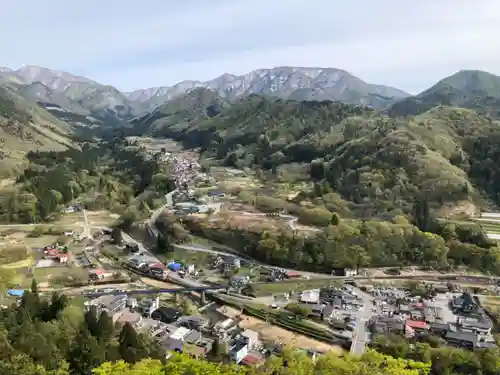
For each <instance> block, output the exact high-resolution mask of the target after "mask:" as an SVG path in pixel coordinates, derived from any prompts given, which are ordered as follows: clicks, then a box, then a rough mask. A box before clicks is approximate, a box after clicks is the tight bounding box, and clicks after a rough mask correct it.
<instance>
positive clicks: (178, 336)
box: [170, 327, 191, 340]
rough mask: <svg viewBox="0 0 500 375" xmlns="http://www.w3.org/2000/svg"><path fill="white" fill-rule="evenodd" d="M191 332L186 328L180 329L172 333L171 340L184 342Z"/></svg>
mask: <svg viewBox="0 0 500 375" xmlns="http://www.w3.org/2000/svg"><path fill="white" fill-rule="evenodd" d="M189 332H191V330H190V329H188V328H184V327H179V328H177V330H175V331H174V332H172V334H171V335H170V338H171V339H173V340H184V338H185V337H186V336H187V335H188V334H189Z"/></svg>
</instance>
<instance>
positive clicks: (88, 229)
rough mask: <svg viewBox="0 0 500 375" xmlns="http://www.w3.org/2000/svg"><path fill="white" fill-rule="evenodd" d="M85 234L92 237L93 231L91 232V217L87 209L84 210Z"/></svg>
mask: <svg viewBox="0 0 500 375" xmlns="http://www.w3.org/2000/svg"><path fill="white" fill-rule="evenodd" d="M83 223H84V224H83V236H84V237H87V238H89V239H92V233H91V232H90V225H89V218H88V214H87V210H85V209H84V210H83Z"/></svg>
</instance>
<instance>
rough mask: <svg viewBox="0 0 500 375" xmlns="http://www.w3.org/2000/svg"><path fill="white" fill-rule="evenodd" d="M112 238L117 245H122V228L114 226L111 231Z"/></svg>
mask: <svg viewBox="0 0 500 375" xmlns="http://www.w3.org/2000/svg"><path fill="white" fill-rule="evenodd" d="M111 239H112V240H113V243H114V244H115V245H121V243H122V230H121V229H120V228H113V231H112V232H111Z"/></svg>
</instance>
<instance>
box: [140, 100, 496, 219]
mask: <svg viewBox="0 0 500 375" xmlns="http://www.w3.org/2000/svg"><path fill="white" fill-rule="evenodd" d="M193 99H195V98H193V97H189V95H188V97H186V98H185V99H184V101H183V103H187V104H186V105H185V106H184V107H182V109H180V110H175V109H172V108H171V110H169V111H165V112H162V111H161V110H158V111H157V112H155V114H153V115H152V116H151V117H149V118H148V117H145V118H143V119H142V120H140V121H137V122H136V123H135V126H136V129H140V130H141V131H145V130H146V129H149V131H150V132H151V133H152V134H156V135H162V136H168V137H173V138H175V139H177V140H180V141H182V142H183V143H184V144H185V145H186V146H187V147H192V148H194V147H201V149H202V151H203V152H204V155H205V156H213V157H215V158H217V159H219V160H221V161H222V162H223V163H224V164H226V165H228V166H234V167H239V168H242V167H252V168H254V169H255V168H256V169H264V170H271V171H273V170H275V169H276V168H278V167H280V166H283V165H287V164H290V163H301V164H306V165H309V168H310V173H311V174H310V177H311V178H312V179H313V180H316V181H318V182H321V181H327V182H328V184H329V186H330V188H331V189H333V190H334V191H336V192H338V193H340V194H341V196H342V197H343V198H344V199H346V200H348V201H350V202H353V203H355V204H358V205H369V206H372V209H373V210H374V212H376V213H381V212H386V211H390V210H393V209H402V210H403V212H406V213H408V212H409V211H410V210H411V207H412V205H413V202H414V200H415V197H416V196H419V195H422V194H425V195H426V197H427V199H428V200H429V202H430V203H431V205H433V206H436V207H438V206H442V205H443V204H445V203H454V202H457V201H462V200H470V201H475V202H478V201H479V200H480V197H481V196H484V194H487V195H488V197H489V198H492V199H494V200H496V199H497V196H496V191H493V190H492V189H493V188H492V184H491V183H489V184H488V183H487V182H486V181H485V179H484V178H481V177H480V176H479V174H478V173H477V169H475V168H472V166H473V165H479V164H482V165H487V164H488V161H492V160H493V159H491V157H490V156H488V153H490V152H492V151H491V150H490V148H491V147H492V146H491V145H487V144H485V142H484V141H481V140H482V139H491V137H493V136H494V135H493V134H496V133H497V132H499V131H500V123H499V122H497V121H496V120H493V119H491V118H490V117H488V116H481V115H479V114H478V113H477V112H475V111H473V110H468V109H463V108H456V107H449V106H437V107H434V108H432V109H430V110H428V111H427V112H425V113H422V114H420V115H418V116H407V117H404V118H391V117H386V116H383V115H380V114H378V113H376V112H374V111H372V110H370V109H367V108H363V107H357V106H350V105H346V104H342V103H339V102H328V101H324V102H296V101H287V100H279V99H271V98H266V97H261V96H256V95H252V96H249V97H247V98H245V99H243V100H241V101H240V102H238V103H237V104H235V105H232V106H219V107H217V110H214V111H213V112H212V115H211V116H208V115H206V113H207V111H208V109H209V108H212V103H213V101H214V99H213V96H212V97H211V101H210V102H207V101H201V100H198V101H196V100H193ZM177 100H178V101H179V99H177ZM221 107H222V108H221ZM174 108H175V107H174ZM189 108H191V110H189ZM219 111H220V113H219ZM200 114H203V115H200ZM484 147H487V148H488V150H485V149H483V148H484ZM485 163H486V164H485ZM493 167H494V166H493ZM494 168H495V167H494Z"/></svg>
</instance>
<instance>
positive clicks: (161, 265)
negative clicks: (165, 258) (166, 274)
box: [149, 262, 167, 270]
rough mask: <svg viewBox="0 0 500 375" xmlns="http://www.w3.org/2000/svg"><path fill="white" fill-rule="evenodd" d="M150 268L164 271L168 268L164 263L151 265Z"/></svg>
mask: <svg viewBox="0 0 500 375" xmlns="http://www.w3.org/2000/svg"><path fill="white" fill-rule="evenodd" d="M149 268H158V269H162V270H164V269H166V268H167V266H165V265H164V264H163V263H159V262H158V263H153V264H150V265H149Z"/></svg>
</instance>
